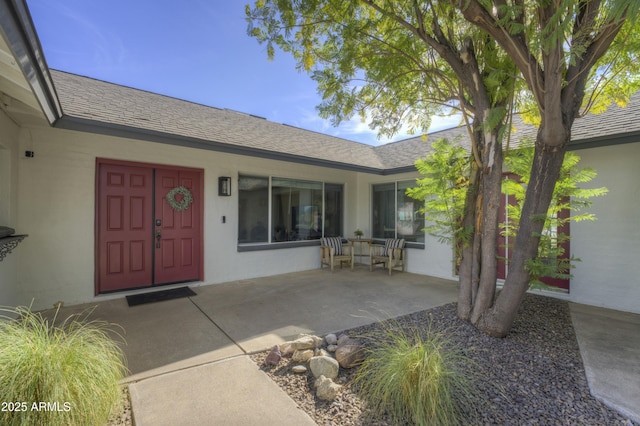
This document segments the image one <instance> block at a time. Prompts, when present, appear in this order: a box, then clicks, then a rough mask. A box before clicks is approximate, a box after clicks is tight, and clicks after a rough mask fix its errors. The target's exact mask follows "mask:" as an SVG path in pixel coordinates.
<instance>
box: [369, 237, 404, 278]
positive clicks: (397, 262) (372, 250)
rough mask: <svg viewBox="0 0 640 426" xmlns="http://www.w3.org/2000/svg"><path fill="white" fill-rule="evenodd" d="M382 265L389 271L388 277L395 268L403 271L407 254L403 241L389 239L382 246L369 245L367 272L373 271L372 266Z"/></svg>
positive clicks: (400, 239)
mask: <svg viewBox="0 0 640 426" xmlns="http://www.w3.org/2000/svg"><path fill="white" fill-rule="evenodd" d="M380 263H382V265H383V267H385V268H387V267H388V269H389V275H391V271H392V270H393V269H395V268H398V267H401V268H402V272H404V271H405V268H406V264H407V253H406V249H405V247H404V239H402V238H390V239H388V240H387V241H385V244H384V245H381V244H371V245H370V246H369V270H370V271H373V266H374V265H378V264H380Z"/></svg>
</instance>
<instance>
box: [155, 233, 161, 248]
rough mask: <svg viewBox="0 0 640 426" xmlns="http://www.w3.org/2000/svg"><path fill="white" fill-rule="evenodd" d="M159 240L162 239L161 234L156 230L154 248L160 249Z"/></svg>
mask: <svg viewBox="0 0 640 426" xmlns="http://www.w3.org/2000/svg"><path fill="white" fill-rule="evenodd" d="M160 239H162V232H161V231H160V230H159V229H156V248H160Z"/></svg>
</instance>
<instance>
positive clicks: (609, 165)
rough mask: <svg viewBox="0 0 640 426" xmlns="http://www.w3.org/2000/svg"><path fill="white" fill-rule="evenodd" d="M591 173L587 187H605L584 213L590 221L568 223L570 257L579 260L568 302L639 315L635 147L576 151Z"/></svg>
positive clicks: (639, 205) (639, 200) (639, 186)
mask: <svg viewBox="0 0 640 426" xmlns="http://www.w3.org/2000/svg"><path fill="white" fill-rule="evenodd" d="M576 153H577V154H578V155H580V157H581V158H582V161H581V165H583V166H587V165H588V166H591V167H593V168H595V169H596V171H597V173H598V176H597V177H596V179H594V180H593V181H592V183H591V184H589V187H600V186H606V187H607V188H608V189H609V193H608V194H607V195H606V196H604V197H601V198H595V199H594V200H593V205H592V206H591V207H590V208H589V211H591V212H593V213H595V214H596V216H597V220H596V221H595V222H582V223H575V224H574V223H572V224H571V235H572V240H571V252H572V254H573V255H575V256H576V257H579V258H581V259H582V261H581V262H578V263H577V264H576V269H575V270H574V272H573V275H574V277H573V279H572V280H571V292H570V295H571V300H572V301H574V302H578V303H586V304H591V305H596V306H603V307H607V308H612V309H618V310H623V311H628V312H637V313H640V226H639V220H638V217H639V212H640V168H638V164H637V163H638V159H639V158H640V143H634V144H627V145H617V146H611V147H602V148H593V149H588V150H579V151H576Z"/></svg>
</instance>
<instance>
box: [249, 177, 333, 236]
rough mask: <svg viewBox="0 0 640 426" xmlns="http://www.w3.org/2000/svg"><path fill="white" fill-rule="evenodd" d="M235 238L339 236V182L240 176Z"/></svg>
mask: <svg viewBox="0 0 640 426" xmlns="http://www.w3.org/2000/svg"><path fill="white" fill-rule="evenodd" d="M238 188H239V189H238V191H239V199H240V201H239V212H238V242H239V243H240V244H243V243H267V242H273V243H277V242H287V241H305V240H315V239H319V238H321V237H322V236H323V235H324V236H339V235H341V234H342V226H343V225H342V224H343V221H344V220H343V217H344V213H343V185H340V184H328V183H326V184H325V183H323V182H315V181H304V180H296V179H286V178H277V177H273V178H271V181H270V183H269V178H268V177H255V176H240V177H239V179H238Z"/></svg>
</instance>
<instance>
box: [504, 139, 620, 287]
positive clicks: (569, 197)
mask: <svg viewBox="0 0 640 426" xmlns="http://www.w3.org/2000/svg"><path fill="white" fill-rule="evenodd" d="M533 156H534V148H533V145H532V144H531V143H530V142H528V143H524V144H522V145H521V147H520V148H519V149H517V150H511V151H509V152H508V153H507V155H506V157H505V165H506V167H507V168H508V169H509V171H510V172H512V173H514V174H515V175H517V178H516V179H505V180H504V181H503V184H502V192H503V193H504V194H506V195H508V196H511V197H514V199H515V203H514V204H512V205H509V206H508V208H507V216H508V223H507V224H503V234H504V235H507V236H510V237H515V235H516V234H517V232H518V228H517V224H518V223H519V222H520V212H521V211H522V205H523V203H524V198H525V193H526V187H527V184H528V183H529V174H530V171H531V167H532V164H533ZM579 162H580V157H579V156H578V155H577V154H575V153H574V152H572V151H569V152H567V153H566V154H565V157H564V162H563V164H562V170H561V173H560V178H559V179H558V181H557V182H556V185H555V188H554V195H553V199H552V200H551V204H550V205H549V210H548V212H547V215H546V216H545V217H543V218H541V220H544V221H545V225H544V229H543V232H542V234H541V235H540V245H539V249H538V257H537V258H535V259H532V260H530V261H529V263H528V266H527V267H528V270H529V272H530V274H531V279H532V281H531V285H532V286H534V287H543V286H544V284H543V283H542V282H541V281H540V277H553V278H569V277H570V274H569V271H570V269H571V268H572V267H573V266H572V262H573V261H575V260H577V259H575V258H567V257H565V256H563V255H564V254H565V253H564V249H563V244H562V243H563V242H565V241H567V240H568V239H569V236H568V235H567V234H565V233H563V232H562V229H563V226H564V225H566V224H568V223H569V222H570V221H573V222H582V221H586V220H589V221H593V220H595V216H594V215H593V214H591V213H588V212H585V211H583V210H584V209H586V208H588V207H589V206H591V204H592V201H591V198H593V197H599V196H603V195H605V194H606V193H607V192H608V190H607V188H583V187H582V186H581V184H584V183H588V182H590V181H591V180H593V179H594V178H595V177H596V171H595V170H594V169H592V168H590V167H585V168H582V169H580V168H579V167H578V163H579ZM567 212H568V213H569V214H567Z"/></svg>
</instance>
